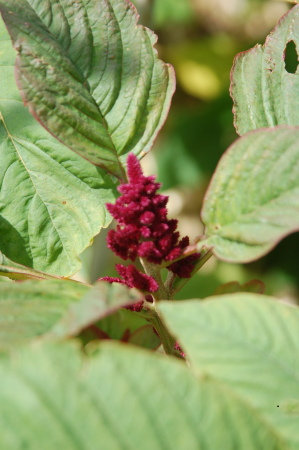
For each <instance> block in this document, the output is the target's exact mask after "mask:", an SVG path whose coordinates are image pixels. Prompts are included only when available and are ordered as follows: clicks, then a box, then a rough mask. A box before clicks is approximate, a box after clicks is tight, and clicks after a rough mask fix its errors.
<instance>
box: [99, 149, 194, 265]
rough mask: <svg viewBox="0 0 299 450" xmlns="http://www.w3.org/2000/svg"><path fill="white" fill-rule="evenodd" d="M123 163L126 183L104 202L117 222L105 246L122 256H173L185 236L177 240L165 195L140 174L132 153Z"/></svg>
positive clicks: (158, 260)
mask: <svg viewBox="0 0 299 450" xmlns="http://www.w3.org/2000/svg"><path fill="white" fill-rule="evenodd" d="M127 165H128V176H129V183H127V184H122V185H120V186H119V188H118V190H119V192H120V193H121V194H122V195H121V196H120V197H119V198H118V199H117V200H116V203H115V204H114V205H112V204H110V203H108V204H107V208H108V211H109V212H110V214H111V215H112V216H113V217H114V219H116V221H117V222H118V224H119V225H118V226H117V229H116V230H111V231H110V232H109V234H108V238H107V242H108V247H109V248H110V249H111V250H112V251H113V252H114V253H116V254H117V255H118V256H120V257H121V258H122V259H124V260H126V259H131V260H132V261H135V259H136V257H137V256H139V257H141V258H145V259H146V260H147V261H148V262H150V263H154V264H160V263H162V262H163V261H173V260H174V259H177V258H178V257H179V256H180V255H181V253H182V249H183V248H184V247H187V245H189V238H188V237H185V238H183V239H182V240H181V241H179V236H180V235H179V232H178V231H176V228H177V220H174V219H171V220H170V219H168V218H167V209H166V205H167V202H168V197H167V196H166V195H160V194H157V193H156V192H157V190H158V189H159V188H160V186H161V185H160V183H156V182H155V177H154V176H149V177H146V176H144V175H143V173H142V169H141V166H140V164H139V161H138V159H137V158H136V156H135V155H134V154H132V153H131V154H130V155H129V156H128V160H127Z"/></svg>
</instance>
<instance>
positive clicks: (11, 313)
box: [0, 280, 140, 351]
mask: <svg viewBox="0 0 299 450" xmlns="http://www.w3.org/2000/svg"><path fill="white" fill-rule="evenodd" d="M139 298H140V294H139V296H137V294H136V293H135V292H134V291H132V290H129V289H127V288H126V287H125V286H121V285H117V284H115V285H111V284H110V283H107V282H104V281H102V282H100V283H98V284H97V285H96V286H94V287H92V288H91V287H90V286H86V285H83V284H81V283H77V282H74V281H70V280H46V281H24V282H21V283H14V282H10V283H2V284H1V289H0V323H1V326H0V350H1V351H3V350H7V349H9V348H12V347H14V346H16V345H20V344H24V343H26V342H27V341H28V340H31V339H34V338H36V337H38V336H39V337H41V336H43V337H44V338H46V339H61V338H65V337H69V336H75V335H77V334H78V333H79V332H80V331H81V330H82V329H84V328H85V327H87V326H88V325H90V324H92V323H94V322H96V321H98V320H99V319H101V318H103V317H105V316H107V315H108V314H111V313H113V312H114V311H115V310H116V309H117V308H118V307H119V306H122V305H126V304H130V303H132V302H134V301H135V302H136V299H139Z"/></svg>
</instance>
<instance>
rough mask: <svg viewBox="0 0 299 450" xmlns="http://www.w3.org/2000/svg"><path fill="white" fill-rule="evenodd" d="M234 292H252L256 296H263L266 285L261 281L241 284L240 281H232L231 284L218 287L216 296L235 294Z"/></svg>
mask: <svg viewBox="0 0 299 450" xmlns="http://www.w3.org/2000/svg"><path fill="white" fill-rule="evenodd" d="M234 292H252V293H255V294H263V293H264V292H265V285H264V283H263V282H262V281H260V280H250V281H247V283H244V284H240V283H239V282H238V281H230V282H229V283H225V284H222V285H221V286H218V288H217V289H216V290H215V292H214V295H223V294H233V293H234Z"/></svg>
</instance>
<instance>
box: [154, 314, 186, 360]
mask: <svg viewBox="0 0 299 450" xmlns="http://www.w3.org/2000/svg"><path fill="white" fill-rule="evenodd" d="M151 312H152V314H151V316H150V317H149V318H148V321H149V322H150V323H151V324H152V325H153V327H154V328H155V330H156V331H157V333H158V335H159V337H160V339H161V342H162V345H163V348H164V351H165V353H166V354H167V355H173V356H177V357H180V354H179V352H178V351H177V350H176V349H175V344H176V340H175V339H174V337H173V336H172V335H171V334H170V333H169V332H168V330H167V328H166V327H165V325H164V323H163V321H162V319H161V317H160V316H159V314H158V312H157V310H156V308H155V306H152V309H151Z"/></svg>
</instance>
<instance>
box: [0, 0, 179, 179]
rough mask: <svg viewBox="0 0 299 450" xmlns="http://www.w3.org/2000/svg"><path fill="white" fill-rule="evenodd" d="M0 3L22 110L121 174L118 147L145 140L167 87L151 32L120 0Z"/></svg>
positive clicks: (161, 113)
mask: <svg viewBox="0 0 299 450" xmlns="http://www.w3.org/2000/svg"><path fill="white" fill-rule="evenodd" d="M0 10H1V12H2V16H3V19H4V21H5V23H6V26H7V27H8V30H9V32H10V35H11V37H12V40H13V42H14V46H15V48H16V50H17V53H18V56H17V62H16V76H17V80H18V85H19V88H20V90H21V93H22V97H23V99H24V101H25V103H26V104H27V105H28V106H29V110H30V111H31V112H32V113H33V114H34V116H35V117H36V118H37V119H38V120H39V121H40V122H41V123H42V124H43V125H44V126H45V127H46V128H47V129H49V130H50V132H51V133H52V134H53V135H54V136H56V137H57V138H58V139H59V140H60V141H62V142H63V143H64V144H66V145H67V146H68V147H69V148H71V149H72V150H74V151H76V152H77V153H79V154H80V155H81V156H83V157H84V158H86V159H88V160H90V161H91V162H93V163H94V164H96V165H99V166H101V167H104V168H106V169H107V170H109V171H110V172H112V173H113V174H115V175H116V176H119V177H120V178H124V173H123V172H124V169H123V165H122V164H123V163H124V162H125V159H126V155H127V154H128V152H134V153H135V154H136V155H140V156H143V155H144V154H145V153H146V152H147V151H148V150H149V149H150V148H151V146H152V143H153V140H154V138H155V137H156V135H157V133H158V131H159V129H160V128H161V126H162V124H163V122H164V120H165V118H166V115H167V112H168V109H169V104H170V100H171V97H172V94H173V90H174V81H173V78H174V75H173V70H172V68H171V67H170V66H168V65H166V64H164V63H163V62H162V61H160V60H159V59H158V58H157V54H156V50H154V48H153V45H154V44H155V42H156V36H155V35H154V34H153V33H152V32H151V31H150V30H148V29H147V28H144V27H142V26H140V25H137V18H138V16H137V14H136V11H135V9H134V7H133V6H132V5H131V3H130V2H128V1H125V0H90V1H88V2H87V1H86V0H78V1H76V2H73V1H71V0H60V1H59V2H57V1H56V0H47V1H43V2H40V1H36V0H23V1H21V2H20V1H19V0H5V1H0Z"/></svg>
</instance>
